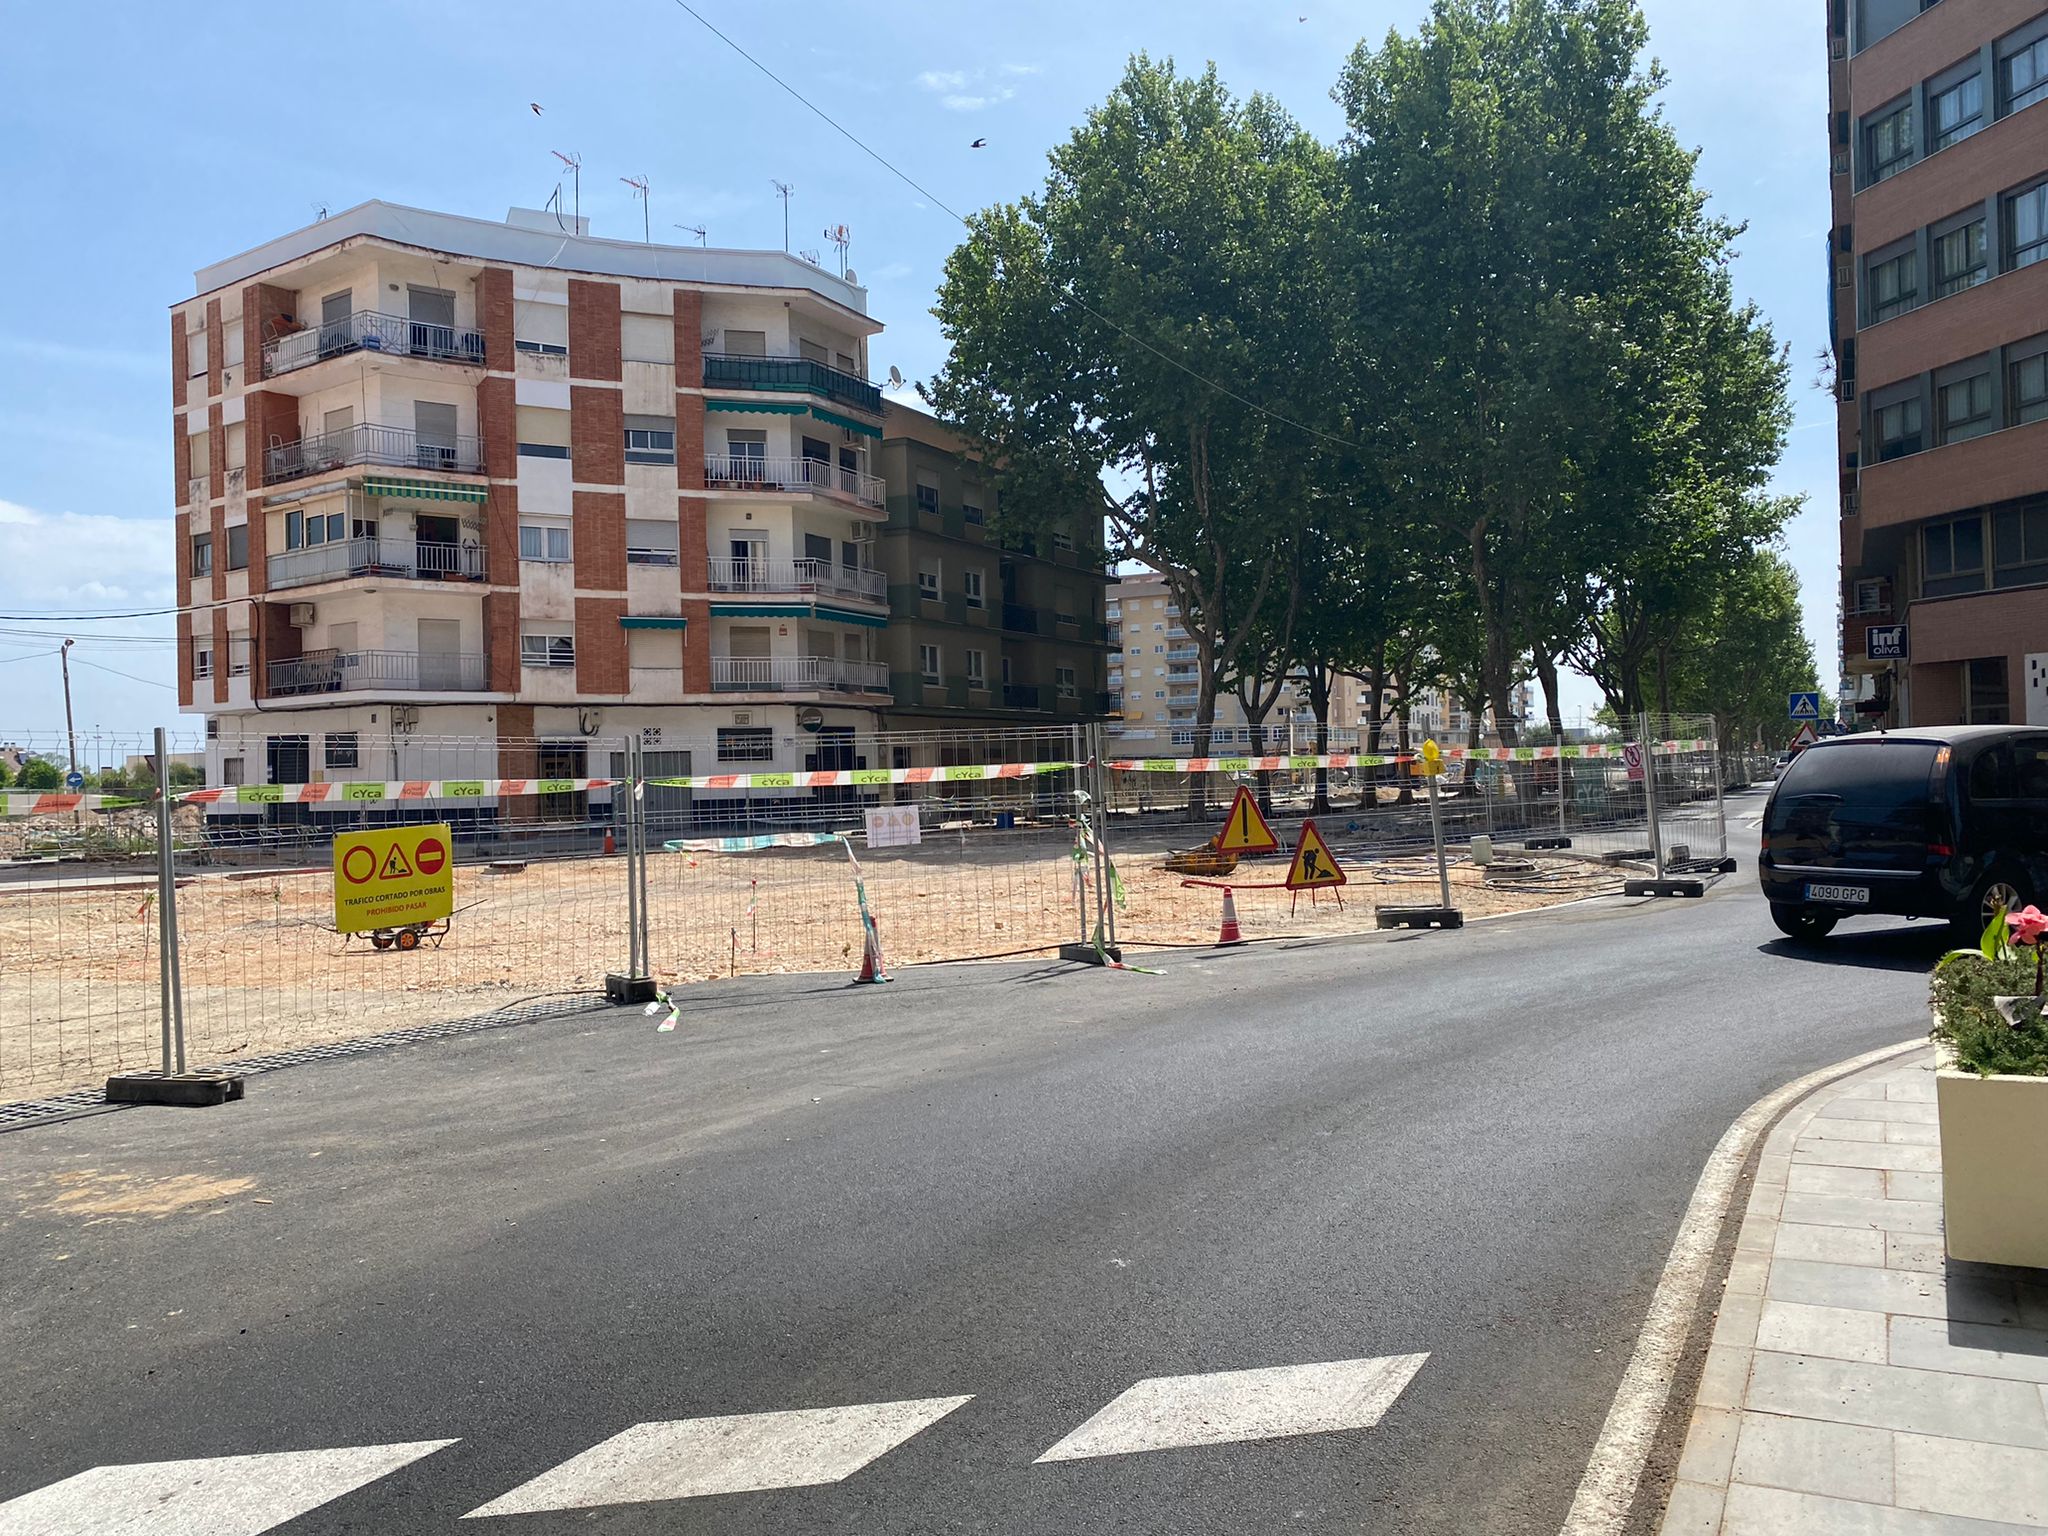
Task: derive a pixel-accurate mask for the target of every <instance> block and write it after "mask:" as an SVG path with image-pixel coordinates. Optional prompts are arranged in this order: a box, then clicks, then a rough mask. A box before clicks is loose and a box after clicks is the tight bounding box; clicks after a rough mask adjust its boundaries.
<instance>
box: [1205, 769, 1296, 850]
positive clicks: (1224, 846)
mask: <svg viewBox="0 0 2048 1536" xmlns="http://www.w3.org/2000/svg"><path fill="white" fill-rule="evenodd" d="M1216 848H1217V851H1218V852H1219V853H1278V852H1279V851H1280V840H1279V839H1278V838H1276V837H1275V836H1273V829H1272V828H1271V827H1269V826H1267V825H1266V818H1265V817H1264V816H1261V815H1260V814H1259V803H1258V801H1256V800H1254V799H1253V798H1252V792H1251V790H1249V789H1248V788H1246V787H1245V786H1244V785H1242V784H1240V785H1238V786H1237V798H1236V799H1235V800H1233V801H1231V802H1230V814H1229V815H1228V816H1226V817H1224V818H1223V830H1222V831H1221V832H1220V833H1218V834H1217V837H1216Z"/></svg>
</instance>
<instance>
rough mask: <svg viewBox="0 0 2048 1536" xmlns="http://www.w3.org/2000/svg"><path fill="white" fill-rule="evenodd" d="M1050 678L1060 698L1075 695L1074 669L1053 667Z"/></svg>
mask: <svg viewBox="0 0 2048 1536" xmlns="http://www.w3.org/2000/svg"><path fill="white" fill-rule="evenodd" d="M1052 680H1053V687H1054V689H1055V691H1056V692H1057V693H1058V694H1059V696H1060V697H1061V698H1063V699H1071V698H1074V697H1075V696H1076V693H1075V688H1074V669H1073V668H1072V667H1054V668H1053V669H1052Z"/></svg>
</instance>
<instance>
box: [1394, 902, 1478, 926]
mask: <svg viewBox="0 0 2048 1536" xmlns="http://www.w3.org/2000/svg"><path fill="white" fill-rule="evenodd" d="M1373 922H1374V924H1375V925H1376V926H1378V927H1381V928H1462V927H1464V926H1465V914H1464V913H1462V912H1460V911H1459V910H1458V909H1457V908H1456V907H1381V908H1380V909H1379V911H1377V912H1376V913H1374V914H1373Z"/></svg>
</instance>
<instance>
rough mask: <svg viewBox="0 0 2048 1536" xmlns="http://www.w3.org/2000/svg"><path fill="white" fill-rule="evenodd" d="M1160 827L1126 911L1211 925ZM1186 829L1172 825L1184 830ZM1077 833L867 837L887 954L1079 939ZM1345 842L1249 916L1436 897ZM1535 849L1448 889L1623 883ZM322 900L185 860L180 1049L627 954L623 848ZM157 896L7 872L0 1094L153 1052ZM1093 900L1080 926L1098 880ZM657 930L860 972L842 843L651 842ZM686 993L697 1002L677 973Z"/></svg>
mask: <svg viewBox="0 0 2048 1536" xmlns="http://www.w3.org/2000/svg"><path fill="white" fill-rule="evenodd" d="M1174 840H1175V834H1174V833H1173V832H1169V831H1167V830H1166V829H1147V830H1146V831H1145V833H1143V834H1142V835H1132V836H1127V837H1126V838H1125V839H1124V840H1123V841H1122V842H1120V843H1119V846H1118V848H1117V852H1116V861H1117V866H1118V870H1119V873H1120V874H1121V876H1122V878H1123V883H1124V887H1125V896H1126V903H1125V906H1124V908H1123V910H1122V911H1121V912H1120V913H1119V914H1118V920H1117V930H1118V934H1119V937H1120V938H1121V939H1122V940H1123V941H1124V942H1125V943H1127V944H1134V945H1140V946H1142V945H1146V944H1156V945H1190V946H1192V945H1204V944H1209V943H1213V942H1214V940H1215V938H1216V936H1217V929H1218V920H1219V918H1220V915H1221V907H1222V894H1221V893H1220V892H1219V891H1216V890H1211V889H1186V888H1183V886H1182V884H1181V877H1180V876H1178V875H1175V874H1171V873H1169V872H1167V871H1166V870H1165V869H1164V868H1163V865H1162V858H1163V854H1164V852H1165V850H1166V848H1167V847H1168V846H1169V844H1170V843H1171V842H1172V841H1174ZM1195 840H1196V839H1194V838H1192V837H1190V836H1188V835H1187V833H1186V831H1185V830H1184V829H1183V830H1181V831H1180V832H1179V835H1178V841H1180V842H1182V843H1187V842H1192V841H1195ZM1072 849H1073V840H1072V836H1071V834H1070V833H1069V832H1066V831H1064V830H1061V829H1058V828H1046V829H1030V828H1025V829H1019V830H1017V831H1015V832H995V831H990V830H987V829H975V830H974V831H972V832H970V833H966V834H964V835H963V834H961V833H959V832H954V831H928V832H927V834H926V839H925V841H924V843H923V844H922V845H921V846H919V847H916V848H910V849H892V850H886V851H877V852H872V853H870V852H865V851H860V850H857V853H858V856H859V858H860V861H861V869H862V873H863V876H864V878H865V883H866V889H867V896H868V902H869V906H870V909H871V910H872V912H873V913H874V916H875V919H876V922H877V925H878V928H879V931H880V934H881V939H882V945H883V951H884V955H885V958H886V960H887V962H888V963H889V964H890V965H892V966H898V965H905V964H911V963H916V962H921V961H935V960H959V959H977V958H985V957H994V956H999V955H1006V954H1015V953H1020V952H1022V953H1030V952H1035V951H1042V950H1044V949H1046V948H1049V947H1050V946H1053V945H1056V944H1059V943H1061V942H1072V941H1075V940H1078V939H1079V938H1081V937H1082V923H1081V920H1080V911H1081V909H1079V908H1077V905H1076V900H1075V869H1076V865H1075V861H1074V859H1073V857H1072ZM1337 852H1338V854H1339V856H1340V857H1347V858H1349V863H1348V873H1349V875H1350V882H1351V883H1350V884H1349V885H1348V886H1347V887H1345V889H1344V891H1343V897H1344V902H1343V906H1342V907H1341V908H1340V907H1339V906H1338V905H1337V903H1336V901H1335V899H1334V898H1333V897H1332V896H1331V895H1330V894H1329V893H1327V892H1325V893H1323V894H1322V895H1321V896H1320V897H1319V898H1318V899H1317V900H1315V901H1313V902H1311V900H1310V899H1309V897H1308V896H1307V895H1303V896H1302V897H1301V898H1300V900H1299V901H1298V902H1290V897H1289V893H1287V892H1285V891H1279V890H1255V889H1254V890H1241V891H1239V892H1238V894H1237V910H1238V915H1239V919H1240V921H1241V922H1242V924H1243V927H1244V931H1245V935H1246V937H1247V938H1251V939H1262V938H1275V937H1281V936H1289V935H1314V934H1336V933H1352V932H1361V931H1365V930H1369V929H1370V928H1371V927H1372V926H1373V913H1374V909H1375V907H1376V905H1378V904H1381V903H1385V904H1389V905H1405V906H1413V905H1433V904H1435V901H1436V879H1435V867H1434V864H1433V862H1431V861H1429V860H1428V859H1426V858H1425V859H1404V860H1395V861H1386V862H1369V861H1363V860H1359V859H1356V858H1350V857H1349V856H1347V854H1346V850H1345V849H1344V847H1343V844H1342V842H1341V841H1340V842H1339V843H1338V847H1337ZM1286 867H1287V858H1286V856H1285V855H1284V854H1282V855H1280V856H1278V857H1273V858H1267V859H1261V860H1247V861H1245V862H1243V863H1241V864H1240V865H1239V868H1238V870H1237V872H1236V873H1235V874H1234V875H1233V876H1232V877H1231V878H1232V879H1233V880H1235V881H1242V882H1247V883H1258V882H1278V881H1280V880H1282V879H1283V878H1284V877H1285V874H1286ZM67 869H75V866H67ZM1539 871H1540V873H1539V875H1538V877H1537V880H1536V881H1535V882H1534V883H1532V884H1530V885H1527V886H1526V887H1525V888H1522V889H1515V890H1503V889H1494V888H1489V887H1488V886H1487V885H1486V884H1485V883H1484V881H1483V878H1482V876H1481V873H1480V872H1479V871H1478V870H1476V869H1474V868H1473V867H1471V866H1470V865H1469V864H1462V863H1461V864H1459V865H1457V866H1454V868H1453V870H1452V885H1453V900H1454V902H1455V903H1456V904H1457V905H1458V906H1459V907H1461V908H1462V909H1463V910H1464V911H1465V912H1466V913H1467V914H1468V915H1471V916H1479V915H1483V914H1487V913H1496V912H1507V911H1518V910H1522V909H1526V908H1529V907H1536V906H1543V905H1547V904H1550V903H1552V902H1556V901H1562V900H1570V899H1573V898H1575V897H1578V896H1582V895H1586V894H1590V893H1592V892H1593V891H1595V890H1598V889H1613V888H1615V883H1616V882H1615V879H1614V877H1613V876H1612V875H1611V874H1610V873H1609V872H1607V871H1604V870H1599V869H1597V868H1592V867H1589V866H1588V865H1586V864H1585V863H1583V862H1572V861H1570V860H1565V859H1557V860H1544V861H1542V862H1541V863H1540V865H1539ZM146 872H147V863H146V862H145V863H143V864H142V865H140V866H139V867H138V866H135V865H127V864H124V865H120V866H109V867H108V868H107V869H106V871H105V875H106V876H107V877H115V876H120V877H126V878H128V879H130V880H132V879H133V877H134V876H136V875H137V874H146ZM95 873H98V872H97V871H96V872H95ZM331 901H332V892H331V878H330V876H328V875H327V874H325V873H321V872H310V873H309V872H289V873H277V874H260V873H250V872H238V873H236V874H234V875H232V876H230V875H228V874H225V873H220V872H201V873H198V874H196V875H195V876H193V877H192V878H191V879H190V880H189V881H181V888H180V890H179V894H178V920H179V930H180V939H181V943H180V953H181V962H182V971H183V981H184V992H185V998H186V1031H187V1059H188V1061H190V1062H191V1063H192V1064H193V1065H201V1064H210V1063H216V1062H225V1061H232V1060H234V1059H235V1058H237V1057H241V1056H248V1055H254V1054H259V1053H263V1052H268V1051H275V1050H280V1049H286V1048H290V1047H296V1046H303V1045H311V1044H318V1043H323V1042H328V1041H334V1040H343V1039H351V1038H355V1037H358V1036H362V1035H368V1034H374V1033H377V1032H379V1031H382V1030H388V1029H397V1028H404V1027H409V1026H413V1025H420V1024H427V1023H433V1022H439V1021H443V1020H448V1019H458V1018H466V1017H470V1016H473V1015H476V1014H480V1013H485V1012H488V1011H490V1010H492V1009H494V1008H499V1007H503V1006H505V1005H508V1004H511V1003H515V1002H519V1001H522V1000H526V999H530V998H535V997H541V996H550V995H558V994H571V993H582V994H588V993H590V992H593V991H598V990H601V989H602V987H603V982H604V976H605V974H606V972H608V971H615V970H620V971H622V970H624V969H625V967H626V961H627V935H626V864H625V861H624V859H622V858H618V857H611V858H598V857H584V858H560V859H546V860H534V861H532V862H529V863H526V864H525V865H523V866H521V867H517V868H506V869H493V868H491V867H489V866H486V865H464V866H462V867H460V868H458V870H457V872H456V895H455V902H456V907H457V913H456V916H455V918H454V921H453V923H452V926H451V928H450V931H449V932H448V934H447V935H446V937H445V938H444V939H443V941H442V942H441V943H440V944H439V945H438V947H436V946H434V945H433V944H432V943H431V941H430V942H429V943H428V945H426V946H425V947H422V948H421V949H419V950H417V951H415V952H413V953H410V954H402V953H398V952H395V951H393V952H384V953H379V952H377V951H375V950H373V949H371V948H370V947H369V946H368V945H367V943H366V942H365V941H364V940H363V939H362V938H356V939H344V938H342V937H341V936H339V935H337V934H335V933H333V932H332V931H330V930H329V929H328V928H327V927H326V926H325V925H326V924H327V923H328V922H329V921H330V920H331ZM152 902H153V890H152V888H151V887H150V886H149V884H148V882H147V881H144V882H142V883H141V884H124V885H120V886H114V887H105V886H102V887H100V888H97V889H70V890H65V889H61V888H59V889H52V888H50V887H49V886H48V885H47V884H45V885H42V886H40V887H39V888H36V889H33V890H27V891H24V890H23V889H21V888H19V887H8V886H4V885H0V1100H4V1099H14V1098H23V1097H28V1096H32V1095H36V1094H42V1093H49V1092H55V1091H59V1090H63V1089H68V1088H75V1087H80V1086H84V1085H87V1084H91V1083H93V1082H95V1081H97V1080H98V1079H99V1078H101V1077H103V1076H104V1075H105V1074H106V1073H108V1072H110V1071H114V1070H118V1069H122V1068H135V1067H151V1066H154V1065H156V1063H157V1059H158V1053H159V1048H160V1047H159V1042H160V1022H159V1007H158V969H157V953H156V951H157V944H156V934H157V923H156V917H155V911H154V907H153V905H152ZM1290 906H1292V908H1293V910H1291V911H1290ZM1085 910H1086V913H1087V916H1088V922H1089V926H1090V927H1092V925H1093V920H1094V898H1093V893H1092V889H1091V891H1090V894H1089V897H1088V900H1087V903H1086V907H1085ZM648 930H649V949H650V953H651V956H652V969H653V971H654V974H655V975H656V977H657V978H658V979H660V980H661V981H662V982H663V983H665V984H671V985H673V984H677V983H685V982H700V981H707V980H710V979H713V978H716V977H721V976H727V975H733V974H740V975H745V974H752V973H759V972H782V971H827V972H830V971H843V972H846V973H848V974H849V975H850V974H851V973H852V972H854V971H855V970H856V969H857V968H858V966H859V964H860V956H861V927H860V920H859V908H858V905H857V903H856V898H855V890H854V871H853V868H852V866H851V864H850V863H849V861H848V858H847V855H846V851H845V849H844V848H843V847H840V846H824V847H818V848H806V849H778V850H772V851H766V852H759V853H747V854H718V853H665V852H663V853H656V854H654V855H653V856H652V857H651V858H650V860H649V922H648ZM1143 953H1144V951H1143V950H1142V949H1140V950H1139V957H1141V956H1142V954H1143ZM1134 958H1136V957H1134ZM682 1001H683V1003H684V1006H685V1009H686V1010H687V1006H688V997H687V994H682Z"/></svg>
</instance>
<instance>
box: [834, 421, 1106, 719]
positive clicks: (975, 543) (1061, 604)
mask: <svg viewBox="0 0 2048 1536" xmlns="http://www.w3.org/2000/svg"><path fill="white" fill-rule="evenodd" d="M882 433H883V436H882V450H881V467H882V478H883V481H884V483H885V484H886V486H887V488H888V521H887V522H886V523H884V524H883V525H882V529H881V536H880V540H879V548H878V552H877V555H876V560H875V565H876V568H877V570H878V571H879V572H880V573H881V574H882V575H883V576H884V577H885V578H886V579H887V583H888V602H889V627H888V629H887V630H886V631H884V632H883V635H882V653H881V654H882V659H883V661H884V662H885V664H886V666H887V668H888V674H889V678H888V680H889V689H890V692H891V694H892V696H893V698H894V700H895V704H894V707H893V708H892V709H891V710H890V711H889V723H890V725H891V726H892V727H894V728H897V729H903V730H919V729H925V730H963V729H967V728H969V727H973V726H987V725H997V726H1005V727H1019V726H1030V725H1048V726H1062V727H1064V726H1069V725H1073V724H1076V723H1078V722H1080V721H1083V720H1099V719H1101V718H1102V717H1103V715H1105V714H1106V713H1108V710H1109V696H1108V686H1109V685H1108V682H1107V677H1106V670H1105V665H1104V660H1105V652H1106V650H1107V640H1106V639H1105V631H1104V628H1103V589H1104V587H1105V586H1106V585H1107V583H1108V581H1109V576H1108V573H1107V571H1106V570H1105V568H1104V565H1103V554H1102V533H1101V529H1100V527H1099V526H1097V527H1093V528H1090V527H1086V526H1082V525H1080V524H1076V525H1074V526H1070V527H1066V528H1062V529H1058V530H1056V531H1053V532H1051V533H1050V534H1049V535H1048V536H1047V537H1046V538H1045V539H1043V540H1038V539H1034V538H1027V537H1024V536H1021V535H1017V534H1005V535H1002V536H1000V537H998V536H995V535H992V534H991V532H990V528H989V517H990V513H991V512H992V511H993V509H994V491H993V489H992V488H991V487H990V486H989V485H988V483H987V481H986V478H985V476H984V475H983V474H982V472H981V466H980V464H979V462H978V461H977V460H976V459H975V458H974V456H973V455H972V454H971V453H970V452H969V451H968V449H967V445H966V444H965V443H963V442H962V441H961V440H960V439H959V438H957V437H956V436H954V434H952V433H951V432H949V431H947V430H946V428H945V427H944V426H942V425H941V424H940V423H939V422H938V421H937V420H935V419H934V418H933V417H931V416H929V415H927V414H926V413H925V412H923V411H920V410H915V409H913V408H911V407H909V406H905V405H900V404H898V403H897V402H895V401H893V400H891V401H888V402H886V403H885V409H884V414H883V423H882ZM1041 543H1042V544H1043V546H1044V547H1042V548H1041V547H1039V546H1040V544H1041Z"/></svg>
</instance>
